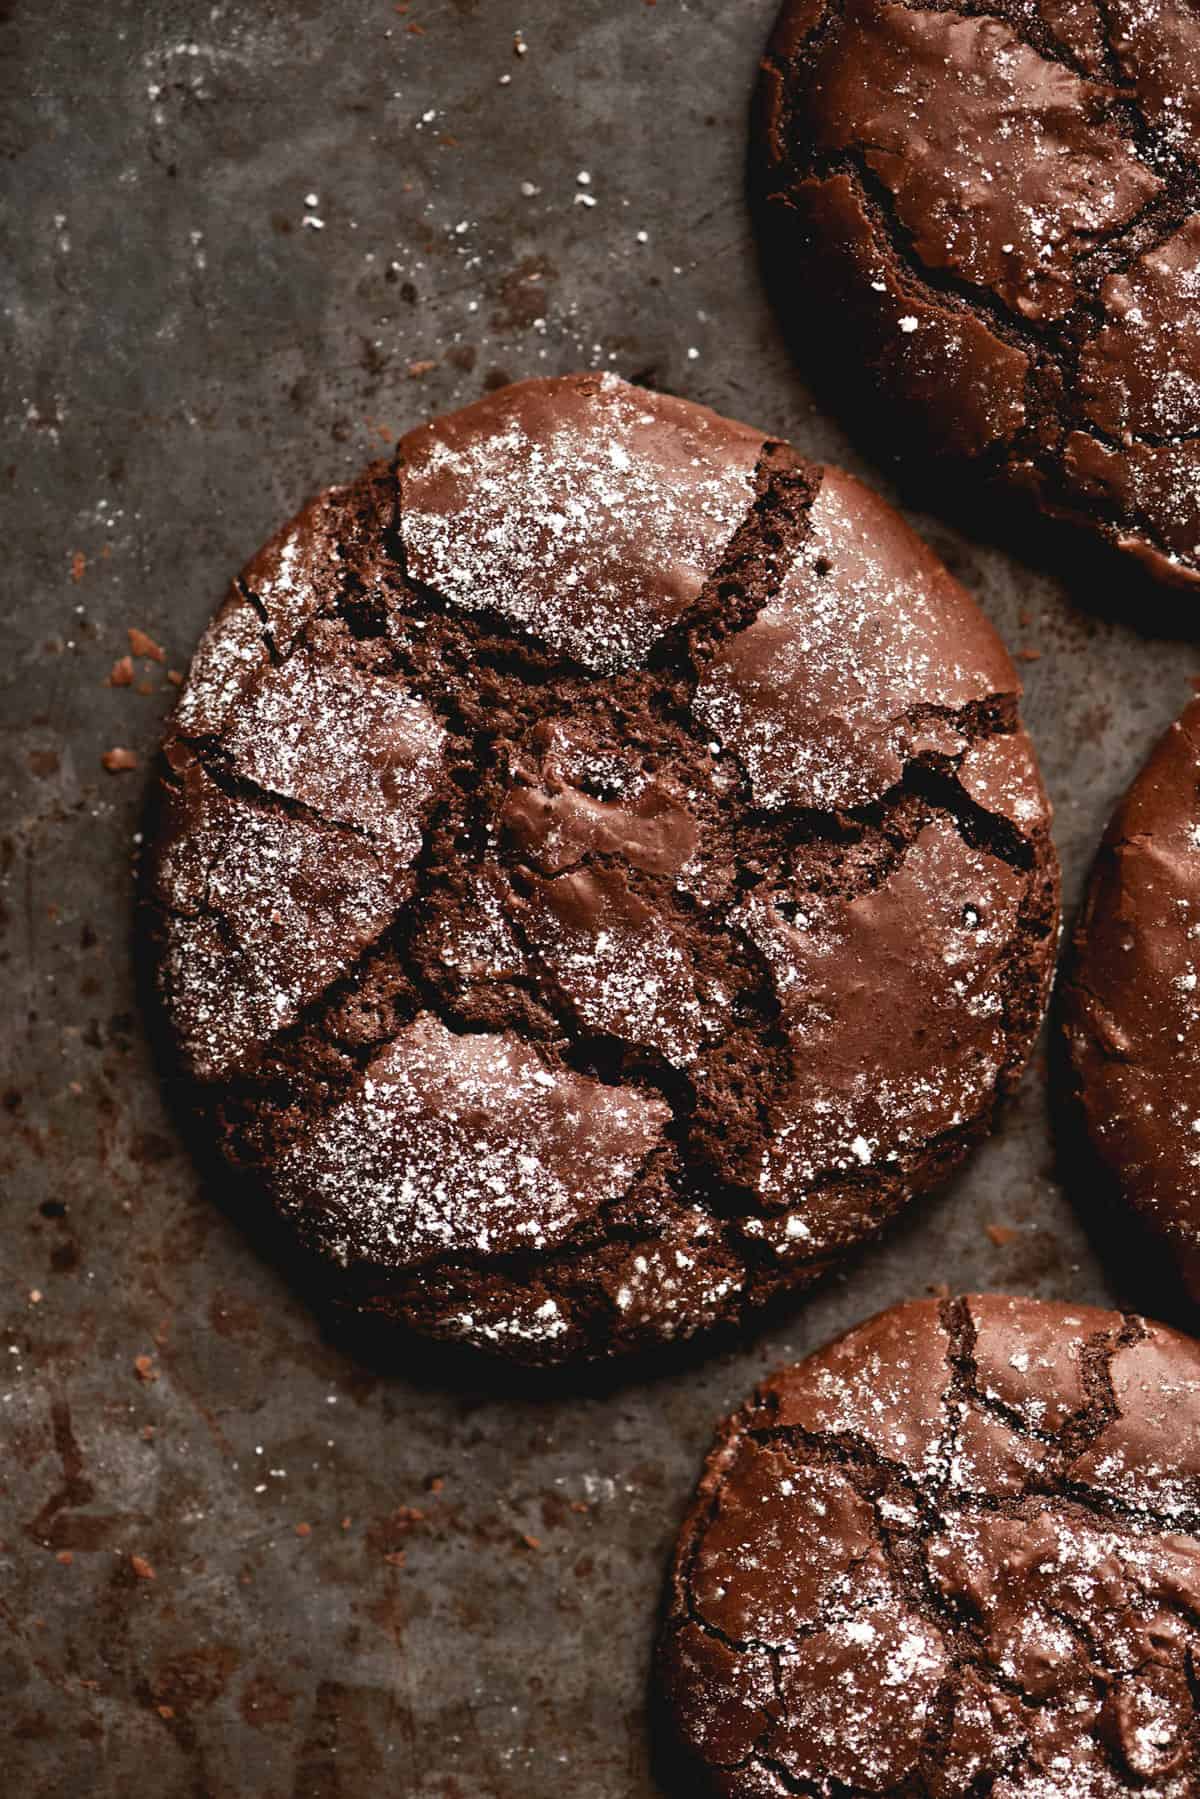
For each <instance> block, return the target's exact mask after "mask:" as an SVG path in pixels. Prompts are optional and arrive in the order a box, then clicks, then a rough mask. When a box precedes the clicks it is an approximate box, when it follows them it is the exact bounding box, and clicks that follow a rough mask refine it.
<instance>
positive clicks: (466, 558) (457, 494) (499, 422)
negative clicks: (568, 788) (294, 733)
mask: <svg viewBox="0 0 1200 1799" xmlns="http://www.w3.org/2000/svg"><path fill="white" fill-rule="evenodd" d="M510 395H511V397H510ZM510 395H504V396H501V397H500V399H499V400H498V401H490V400H489V401H482V402H480V403H479V405H477V406H474V407H470V408H468V409H467V411H466V412H463V413H459V414H456V415H455V416H454V418H453V420H451V421H446V422H443V423H441V424H439V425H435V426H427V427H425V428H424V429H423V430H422V431H419V432H415V433H414V434H413V436H412V437H411V438H407V439H405V441H404V443H403V444H402V445H401V456H402V463H401V494H402V500H403V514H402V529H403V535H404V541H405V545H406V548H407V551H408V561H409V568H410V571H411V573H412V574H413V575H415V576H416V578H417V579H418V580H420V581H422V582H424V583H426V584H427V585H428V586H431V587H436V588H437V589H438V591H439V592H441V593H442V594H444V595H445V596H446V598H447V599H449V600H451V601H452V602H453V603H454V604H455V605H457V606H464V607H467V608H469V609H471V610H478V609H481V608H491V609H493V610H496V611H500V612H503V613H504V615H505V616H506V617H507V618H510V619H512V620H514V621H515V622H516V623H517V624H518V625H520V626H522V627H523V628H524V629H526V630H527V631H531V632H533V633H534V634H535V635H537V636H539V637H541V638H543V639H544V640H545V641H546V642H547V643H548V644H550V645H551V646H552V647H553V648H554V649H556V650H560V651H564V652H566V653H567V654H568V655H570V656H573V657H575V658H576V659H577V660H579V661H581V662H583V663H585V664H586V666H587V667H589V668H592V669H595V670H598V671H609V672H611V671H614V670H616V669H620V668H628V667H631V666H633V665H635V664H636V663H638V662H639V661H640V660H641V659H642V658H643V657H644V655H645V653H646V651H647V650H648V648H649V647H650V645H651V644H652V643H653V642H654V640H655V639H656V638H657V637H659V636H660V635H661V634H662V632H663V631H664V630H666V629H667V628H668V626H669V625H670V624H671V623H673V622H674V620H675V619H676V618H678V617H679V616H680V614H681V613H682V612H683V611H685V610H686V608H687V607H688V606H689V605H690V604H691V603H692V602H693V601H694V600H695V598H696V597H697V595H698V594H699V592H700V589H701V586H702V585H703V583H704V580H705V578H706V576H707V575H708V574H709V573H710V572H711V570H712V569H713V568H714V566H715V565H716V563H717V561H718V559H719V557H720V554H721V551H722V550H723V549H724V547H725V545H726V543H727V542H728V541H729V539H730V537H731V536H732V534H733V532H734V530H735V528H736V527H737V525H738V523H739V521H740V520H741V517H742V515H743V513H744V512H745V510H746V507H747V505H748V503H749V501H750V499H751V498H752V487H751V481H752V477H753V472H754V465H755V462H756V459H757V455H758V450H759V447H760V445H761V439H760V438H758V437H757V436H756V435H755V434H754V433H752V432H749V431H744V430H743V429H742V428H741V427H737V428H735V432H734V434H733V435H731V434H730V431H729V429H728V428H727V427H725V426H724V425H723V424H722V425H720V426H719V427H718V426H717V425H716V423H715V422H711V420H710V415H707V414H705V413H704V412H703V411H701V410H700V409H698V408H694V407H687V408H684V407H682V406H680V405H679V403H678V402H675V401H670V400H665V399H663V398H662V397H660V396H654V395H650V394H646V393H643V392H639V390H637V389H636V388H631V387H627V386H626V385H625V384H624V383H623V382H620V381H618V380H617V379H616V378H615V377H613V376H609V375H599V376H596V377H590V378H586V379H581V378H572V379H570V380H566V381H562V382H556V383H550V384H546V385H543V386H540V387H539V388H538V389H537V390H536V391H531V388H530V387H529V386H528V385H527V386H525V387H523V388H516V389H513V390H510Z"/></svg>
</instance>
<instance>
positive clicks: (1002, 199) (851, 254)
mask: <svg viewBox="0 0 1200 1799" xmlns="http://www.w3.org/2000/svg"><path fill="white" fill-rule="evenodd" d="M758 124H759V153H758V158H757V160H758V165H759V174H758V178H757V179H758V186H759V190H760V195H761V199H762V212H763V224H764V232H765V241H766V247H767V250H768V255H769V257H770V259H771V261H772V262H773V263H774V264H775V278H776V282H777V287H778V299H779V304H780V307H781V310H782V312H783V314H784V316H785V318H786V319H788V320H789V322H794V323H795V324H796V325H797V327H798V330H797V336H799V335H800V329H799V328H802V327H803V326H805V325H807V328H808V331H809V332H810V333H815V334H817V335H818V337H819V342H820V345H821V352H822V355H823V356H824V355H826V354H827V352H828V342H829V336H830V334H831V333H836V335H837V337H838V339H839V340H840V342H841V346H842V349H843V350H844V352H845V354H844V357H839V358H838V373H839V377H840V378H841V379H842V380H843V383H844V384H846V385H848V386H850V387H851V388H852V389H854V390H856V391H857V392H858V394H859V395H860V397H861V399H862V401H863V402H864V404H866V405H869V406H870V408H871V411H870V414H869V416H870V418H871V421H872V428H873V429H877V428H878V419H879V401H880V397H881V396H882V397H884V398H886V400H887V401H888V403H889V407H890V409H891V410H892V411H893V412H894V415H895V419H894V422H895V425H896V427H897V434H898V436H899V438H900V439H901V440H902V441H903V442H904V446H905V449H906V452H908V453H911V451H912V436H913V433H914V431H915V432H916V433H917V434H918V436H919V438H920V439H921V442H922V445H923V447H926V448H929V449H932V450H933V451H934V452H935V453H938V454H940V455H942V456H944V457H945V458H946V461H947V464H950V463H951V462H952V463H954V464H955V465H958V466H961V465H963V464H975V465H977V467H978V469H979V471H980V472H981V474H982V475H984V476H986V477H987V478H988V479H990V480H992V481H996V482H1000V483H1003V484H1007V485H1008V486H1010V487H1013V488H1017V489H1021V490H1023V491H1026V492H1028V493H1031V494H1032V495H1033V496H1034V497H1035V498H1036V499H1037V500H1038V502H1039V503H1040V504H1041V505H1042V506H1043V507H1044V508H1045V509H1046V510H1047V511H1049V512H1053V513H1056V514H1061V515H1065V516H1068V517H1071V518H1073V519H1075V520H1076V521H1078V522H1080V523H1082V524H1084V525H1086V526H1088V527H1090V528H1092V529H1094V530H1095V531H1096V532H1098V533H1099V534H1100V535H1101V536H1102V537H1103V538H1105V539H1106V540H1108V541H1109V542H1110V543H1112V544H1115V545H1116V546H1118V547H1119V548H1121V549H1123V550H1127V551H1130V552H1132V553H1133V554H1134V555H1135V556H1137V557H1139V558H1140V559H1141V560H1142V561H1143V562H1144V563H1145V564H1147V565H1148V566H1149V567H1150V568H1151V569H1152V570H1153V571H1154V572H1155V573H1156V574H1157V575H1159V576H1162V577H1164V578H1165V579H1167V580H1170V581H1175V582H1185V583H1194V582H1196V581H1197V580H1200V312H1198V310H1197V306H1196V295H1197V292H1198V291H1200V153H1198V152H1197V148H1196V146H1197V142H1198V140H1200V14H1197V12H1196V10H1195V8H1194V7H1192V6H1190V5H1189V4H1187V0H1152V3H1151V4H1149V5H1147V4H1145V3H1144V0H1103V4H1101V0H997V3H996V4H995V5H992V6H990V7H989V8H988V9H987V10H986V11H981V10H979V9H978V8H976V7H974V6H969V5H967V4H965V0H964V3H963V4H961V5H949V6H943V5H936V6H935V5H932V4H929V5H908V4H903V3H902V0H847V3H846V4H845V5H838V6H834V5H832V4H831V3H830V0H785V5H784V8H783V11H782V13H781V15H780V18H779V21H778V24H777V25H776V28H775V33H774V36H773V38H772V41H771V44H770V46H769V48H768V52H767V56H766V60H765V62H764V65H763V76H762V83H761V87H760V94H759V119H758ZM815 296H819V298H816V297H815Z"/></svg>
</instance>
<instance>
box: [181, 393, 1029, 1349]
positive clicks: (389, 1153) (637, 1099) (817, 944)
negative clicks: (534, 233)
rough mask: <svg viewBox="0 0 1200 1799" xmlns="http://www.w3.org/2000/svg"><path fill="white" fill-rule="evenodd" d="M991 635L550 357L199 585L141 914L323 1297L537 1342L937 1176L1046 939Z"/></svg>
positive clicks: (833, 481) (630, 1330)
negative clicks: (196, 625)
mask: <svg viewBox="0 0 1200 1799" xmlns="http://www.w3.org/2000/svg"><path fill="white" fill-rule="evenodd" d="M1017 696H1018V682H1017V679H1016V675H1015V673H1014V670H1013V667H1012V664H1011V663H1010V661H1009V659H1008V657H1007V655H1006V654H1005V652H1004V650H1003V648H1002V646H1001V644H1000V643H999V641H998V639H997V638H996V636H995V634H994V632H993V631H992V630H991V628H990V626H989V625H988V624H987V623H986V621H985V620H984V618H983V617H982V616H981V614H980V613H979V612H978V611H977V610H976V608H975V606H974V605H973V603H972V602H971V600H970V599H969V598H968V596H967V595H966V593H964V591H963V590H962V589H961V588H960V587H959V586H958V585H957V584H956V583H955V582H954V581H952V580H951V579H950V577H949V575H948V574H947V573H946V571H945V570H944V569H943V568H942V566H941V565H940V563H939V562H938V561H937V560H936V558H935V557H934V556H933V555H932V554H931V553H930V551H929V550H928V549H927V548H926V547H925V546H924V545H923V544H922V543H921V542H920V541H919V539H917V538H916V537H915V536H914V535H913V533H912V532H911V531H910V530H909V529H908V527H907V526H906V525H905V524H904V523H903V522H902V521H901V520H900V519H899V518H898V517H897V516H896V515H895V514H893V513H892V512H890V511H889V510H888V509H887V508H886V507H885V506H884V505H882V504H881V502H880V501H878V500H877V499H875V498H874V497H873V496H872V495H871V494H870V493H869V492H867V490H866V489H864V488H863V487H861V486H860V485H859V484H858V483H857V482H855V481H853V480H851V479H850V478H849V477H848V476H846V475H843V474H841V473H839V472H838V471H836V470H821V469H819V468H815V467H813V466H811V465H809V464H807V463H805V462H803V461H802V460H801V458H800V457H798V456H797V455H796V454H795V453H794V452H793V451H792V450H791V449H789V448H788V446H787V445H785V444H781V443H776V442H772V441H769V440H766V439H764V438H763V436H762V435H761V434H760V433H757V432H754V431H750V430H748V429H747V428H746V427H745V426H742V425H736V424H731V423H729V422H728V421H726V420H723V419H719V418H717V417H716V415H715V414H713V413H711V412H708V411H706V410H705V409H703V408H701V407H696V406H690V405H686V404H684V403H683V402H682V401H679V400H675V399H671V398H669V397H667V396H665V395H661V394H652V393H648V392H645V391H642V390H639V389H637V388H633V387H629V386H626V385H625V384H624V383H623V382H621V381H618V380H616V379H615V378H614V377H611V376H607V375H603V376H592V375H580V376H571V377H566V378H562V379H555V380H549V381H533V382H527V383H525V384H524V385H521V386H518V387H512V388H508V389H505V390H503V391H502V392H500V393H497V394H493V395H492V396H490V397H489V398H487V399H485V400H483V401H481V402H479V403H478V404H477V405H474V406H470V407H468V408H466V410H465V411H462V412H459V413H455V414H453V415H452V416H450V417H448V418H445V419H440V420H436V421H434V422H433V423H432V424H428V425H424V426H422V427H421V428H420V429H419V430H416V431H414V432H412V433H411V434H410V435H409V436H408V437H406V438H404V439H403V441H402V442H401V444H400V445H399V450H398V455H397V458H396V462H395V464H394V466H390V467H385V466H379V467H377V468H374V469H372V470H369V471H368V472H367V473H366V474H365V475H364V476H363V477H362V478H361V479H360V480H359V481H357V482H355V483H354V484H352V485H351V486H350V487H348V488H343V489H337V490H334V491H333V492H331V493H329V494H326V495H324V496H322V497H321V498H320V499H318V500H317V501H315V502H314V503H313V504H312V505H311V506H309V507H307V508H306V509H305V510H304V511H303V512H302V513H301V514H300V515H299V517H298V518H297V519H296V520H295V521H293V523H292V524H291V525H289V526H288V527H287V528H286V529H285V530H284V531H283V532H282V533H281V534H280V535H279V536H278V537H277V538H276V539H274V540H273V542H272V543H271V544H269V545H268V546H267V548H266V549H265V550H264V551H263V552H262V553H261V554H260V555H259V556H258V557H257V558H256V559H255V560H254V561H253V562H252V563H251V564H250V566H249V568H248V569H247V570H246V571H245V573H244V575H243V576H242V578H241V580H240V581H238V582H237V583H235V585H234V588H233V590H232V592H231V593H230V595H229V597H228V599H227V600H226V602H225V605H224V606H223V608H222V609H221V611H220V612H219V614H218V615H217V618H216V620H215V622H214V623H213V625H212V627H211V628H210V630H209V632H208V633H207V635H206V637H205V638H204V640H203V642H202V644H201V646H200V649H199V651H198V653H197V656H196V659H195V662H194V663H193V666H192V671H191V675H190V677H189V680H188V683H187V686H186V688H185V690H184V692H183V695H182V697H181V700H180V704H179V708H178V711H177V713H176V715H175V718H174V720H173V722H172V724H171V726H170V729H169V731H168V735H167V741H166V745H165V752H164V762H163V780H162V797H163V805H162V819H161V823H160V827H159V830H158V834H157V838H156V843H155V848H154V854H153V857H152V858H151V870H150V884H149V898H148V921H149V924H150V926H151V931H152V935H153V937H154V940H155V942H156V945H157V968H158V982H159V991H160V993H161V997H162V1001H163V1005H164V1007H165V1010H166V1013H167V1016H168V1017H169V1020H170V1023H171V1027H172V1031H173V1034H174V1039H175V1043H176V1046H177V1052H178V1056H179V1059H180V1062H181V1064H182V1067H183V1070H184V1071H185V1073H186V1074H187V1075H188V1076H189V1077H190V1080H191V1083H192V1088H193V1090H194V1092H195V1094H196V1096H197V1101H198V1104H199V1107H200V1109H201V1112H202V1114H203V1116H204V1118H205V1120H206V1121H207V1122H206V1129H207V1130H208V1131H209V1133H210V1134H211V1135H212V1136H214V1137H215V1140H216V1142H217V1143H218V1144H219V1146H220V1148H221V1149H222V1150H223V1151H224V1153H225V1154H226V1155H227V1156H228V1158H229V1159H230V1160H231V1162H232V1163H233V1164H234V1165H235V1167H236V1168H238V1169H239V1170H241V1171H244V1172H245V1173H246V1174H247V1175H249V1176H252V1177H253V1179H254V1181H255V1182H256V1183H257V1184H258V1186H259V1187H260V1188H262V1189H265V1191H266V1193H267V1194H268V1196H269V1198H270V1200H271V1203H272V1204H273V1206H274V1207H275V1208H276V1209H277V1210H278V1212H279V1214H280V1215H281V1216H282V1217H283V1218H284V1219H286V1220H287V1221H288V1222H289V1224H290V1226H291V1227H292V1228H293V1230H294V1232H295V1233H296V1235H297V1236H298V1239H299V1241H300V1242H301V1243H302V1244H303V1245H304V1246H305V1247H306V1249H307V1250H308V1251H309V1252H311V1254H312V1256H313V1257H314V1258H315V1259H316V1261H317V1265H318V1267H319V1269H320V1270H321V1281H322V1283H323V1284H324V1285H325V1286H327V1288H328V1290H329V1292H330V1294H331V1295H333V1296H335V1297H336V1298H337V1299H338V1301H339V1302H340V1303H342V1304H344V1305H346V1306H349V1307H352V1308H354V1309H356V1310H357V1311H359V1312H361V1313H365V1314H368V1315H370V1316H371V1317H373V1318H383V1319H385V1320H391V1319H395V1320H398V1321H402V1322H404V1323H406V1324H408V1325H410V1326H413V1327H415V1328H416V1329H417V1330H419V1331H422V1332H426V1333H430V1334H433V1335H436V1336H439V1337H445V1338H453V1339H460V1340H462V1341H463V1342H466V1343H470V1344H477V1345H481V1346H483V1347H485V1348H487V1349H489V1350H492V1351H494V1352H496V1353H497V1354H500V1355H505V1356H511V1357H515V1358H518V1359H520V1360H524V1361H529V1362H535V1363H536V1362H555V1361H561V1360H565V1359H570V1358H587V1357H597V1356H603V1355H607V1354H609V1353H611V1352H614V1351H624V1350H629V1349H635V1348H638V1347H644V1346H652V1345H656V1344H659V1343H662V1342H663V1341H664V1340H666V1339H669V1338H682V1337H686V1336H688V1335H690V1334H691V1333H693V1332H695V1331H697V1330H699V1329H701V1328H702V1327H705V1326H708V1325H714V1324H718V1323H727V1322H731V1321H735V1320H738V1319H740V1318H741V1317H742V1316H743V1315H744V1314H745V1313H746V1312H747V1311H748V1310H749V1309H751V1308H753V1307H755V1306H756V1305H758V1304H760V1303H761V1302H763V1301H765V1300H767V1299H769V1298H770V1297H771V1296H772V1295H773V1294H775V1293H777V1292H779V1291H780V1290H781V1289H783V1288H785V1287H789V1286H800V1285H803V1284H804V1283H805V1282H807V1281H810V1280H812V1279H813V1278H815V1276H816V1275H817V1274H819V1273H820V1272H821V1271H822V1270H823V1269H825V1268H827V1267H829V1266H830V1264H831V1263H833V1262H835V1261H836V1260H837V1259H838V1258H840V1257H841V1256H843V1255H844V1254H845V1252H846V1251H847V1250H848V1249H849V1248H850V1247H851V1246H852V1245H854V1244H855V1243H857V1242H858V1241H860V1240H861V1239H862V1238H863V1237H865V1236H867V1235H869V1234H870V1233H871V1232H872V1231H874V1230H875V1229H877V1228H878V1227H879V1226H880V1225H881V1224H882V1223H883V1222H884V1221H885V1219H887V1218H888V1217H889V1216H890V1215H891V1214H892V1213H894V1212H895V1211H896V1210H897V1209H898V1208H899V1207H900V1206H901V1205H902V1204H903V1203H904V1202H905V1201H906V1200H908V1199H909V1198H910V1197H911V1196H912V1195H913V1194H914V1193H916V1192H918V1191H920V1190H922V1189H924V1188H926V1187H928V1186H929V1185H930V1184H931V1183H932V1182H934V1181H937V1180H940V1179H941V1178H943V1177H944V1175H945V1174H947V1173H948V1172H949V1170H950V1169H951V1168H952V1167H953V1166H954V1165H955V1163H957V1161H958V1160H959V1159H960V1158H961V1156H962V1155H963V1154H964V1153H965V1151H966V1149H967V1148H968V1146H969V1144H970V1143H971V1142H972V1140H973V1139H975V1138H976V1137H977V1136H978V1135H979V1134H980V1133H981V1132H982V1131H984V1130H985V1129H986V1128H987V1127H988V1125H989V1123H990V1121H991V1118H992V1114H993V1110H994V1107H995V1105H996V1102H997V1099H998V1098H999V1097H1000V1096H1002V1095H1003V1094H1004V1093H1005V1092H1007V1091H1008V1089H1009V1088H1010V1087H1011V1086H1012V1085H1013V1083H1014V1082H1015V1080H1016V1079H1017V1077H1018V1074H1019V1072H1020V1070H1021V1068H1022V1066H1023V1064H1024V1062H1025V1060H1026V1057H1027V1055H1028V1053H1029V1048H1030V1044H1031V1041H1032V1038H1033V1035H1034V1032H1035V1031H1036V1028H1037V1024H1038V1020H1039V1017H1040V1015H1041V1011H1042V1007H1043V1003H1044V998H1045V992H1046V984H1047V979H1048V973H1049V968H1050V963H1051V958H1052V952H1053V945H1054V932H1055V925H1056V916H1057V912H1056V907H1057V891H1056V870H1055V863H1054V857H1053V852H1052V849H1051V846H1050V842H1049V837H1048V834H1047V807H1046V802H1045V798H1044V795H1043V793H1042V788H1041V784H1040V781H1039V778H1038V772H1037V768H1036V765H1035V762H1034V759H1033V755H1032V751H1031V749H1030V746H1029V742H1028V739H1027V738H1026V736H1025V734H1024V732H1023V731H1022V730H1021V728H1020V724H1019V722H1018V718H1017Z"/></svg>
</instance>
